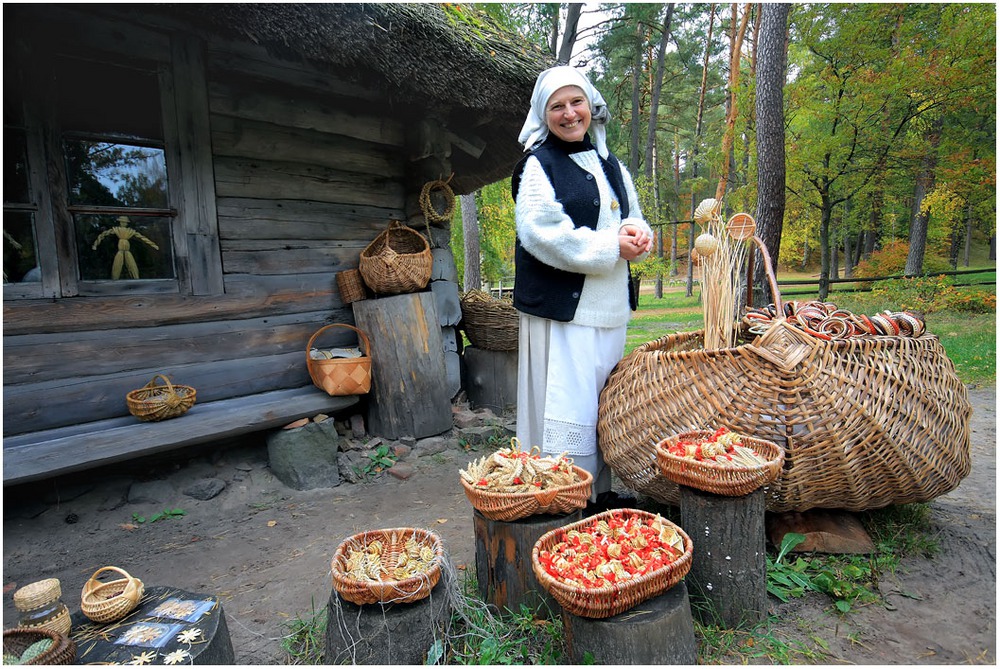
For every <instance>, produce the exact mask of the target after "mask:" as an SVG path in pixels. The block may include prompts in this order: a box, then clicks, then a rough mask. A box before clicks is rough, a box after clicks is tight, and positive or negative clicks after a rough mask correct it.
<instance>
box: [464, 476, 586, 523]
mask: <svg viewBox="0 0 1000 669" xmlns="http://www.w3.org/2000/svg"><path fill="white" fill-rule="evenodd" d="M573 471H575V472H576V475H577V476H578V477H580V481H579V482H578V483H573V484H570V485H565V486H556V487H553V488H549V489H547V490H538V491H536V492H511V493H507V492H492V491H490V490H481V489H479V488H477V487H476V486H474V485H471V484H470V483H469V482H468V481H466V480H465V479H460V481H461V482H462V487H463V488H464V489H465V496H466V497H468V498H469V502H471V503H472V507H473V508H474V509H476V511H478V512H479V513H481V514H483V515H484V516H486V517H487V518H489V519H490V520H498V521H501V522H510V521H512V520H519V519H521V518H527V517H528V516H536V515H542V514H552V515H559V514H565V513H572V512H573V511H576V510H577V509H582V508H584V507H585V506H587V500H588V499H590V489H591V485H592V484H593V482H594V477H593V475H592V474H591V473H590V472H588V471H587V470H586V469H583V468H581V467H577V466H576V465H573Z"/></svg>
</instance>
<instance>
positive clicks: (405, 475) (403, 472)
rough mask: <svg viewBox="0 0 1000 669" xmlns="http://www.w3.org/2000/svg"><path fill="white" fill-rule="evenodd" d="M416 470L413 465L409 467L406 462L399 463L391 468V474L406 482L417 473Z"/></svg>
mask: <svg viewBox="0 0 1000 669" xmlns="http://www.w3.org/2000/svg"><path fill="white" fill-rule="evenodd" d="M416 471H417V470H416V469H414V468H413V466H412V465H408V464H406V463H404V462H397V463H396V464H394V465H393V466H392V467H390V468H389V473H390V474H391V475H393V476H394V477H396V478H397V479H399V480H400V481H405V480H407V479H409V478H410V477H411V476H413V474H414V473H416Z"/></svg>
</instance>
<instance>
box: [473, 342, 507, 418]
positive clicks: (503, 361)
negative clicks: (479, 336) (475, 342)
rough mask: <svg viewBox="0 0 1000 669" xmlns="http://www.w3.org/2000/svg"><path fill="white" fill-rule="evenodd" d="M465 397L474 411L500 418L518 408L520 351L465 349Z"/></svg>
mask: <svg viewBox="0 0 1000 669" xmlns="http://www.w3.org/2000/svg"><path fill="white" fill-rule="evenodd" d="M462 356H463V358H464V359H465V383H464V384H463V385H464V387H465V393H466V395H467V396H468V397H469V406H471V407H472V408H473V409H479V408H487V409H489V410H490V411H492V412H493V413H495V414H498V415H499V414H501V413H503V412H504V411H506V410H508V409H512V408H513V407H516V406H517V351H488V350H486V349H483V348H476V347H475V346H466V347H465V351H464V352H463V353H462Z"/></svg>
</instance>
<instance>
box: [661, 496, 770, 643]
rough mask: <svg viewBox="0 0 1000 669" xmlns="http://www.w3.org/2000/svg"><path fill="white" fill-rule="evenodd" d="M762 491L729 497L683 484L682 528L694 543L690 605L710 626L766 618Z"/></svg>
mask: <svg viewBox="0 0 1000 669" xmlns="http://www.w3.org/2000/svg"><path fill="white" fill-rule="evenodd" d="M764 502H765V500H764V491H763V489H758V490H755V491H754V492H752V493H750V494H749V495H744V496H742V497H726V496H724V495H716V494H713V493H709V492H704V491H702V490H696V489H694V488H689V487H687V486H683V485H682V486H680V510H681V527H683V528H684V530H685V531H686V532H687V533H688V535H689V536H690V537H691V541H692V542H693V543H694V555H693V559H692V560H691V571H689V572H688V574H687V576H686V577H685V579H686V581H687V583H688V587H689V588H690V589H691V607H692V610H693V611H694V615H695V616H696V617H697V618H698V620H699V621H700V622H702V623H704V624H707V625H719V626H721V627H724V628H726V629H734V628H736V627H739V626H740V625H741V624H744V623H746V624H751V625H752V624H754V623H758V622H760V621H762V620H764V618H765V617H766V616H767V560H766V557H767V554H766V552H765V551H766V545H765V542H766V532H765V529H764Z"/></svg>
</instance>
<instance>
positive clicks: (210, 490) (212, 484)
mask: <svg viewBox="0 0 1000 669" xmlns="http://www.w3.org/2000/svg"><path fill="white" fill-rule="evenodd" d="M225 489H226V482H225V481H223V480H222V479H216V478H205V479H198V480H197V481H194V482H192V483H191V485H189V486H188V487H186V488H185V489H184V490H183V491H182V492H183V493H184V494H185V495H187V496H188V497H193V498H194V499H200V500H202V501H205V500H209V499H212V498H213V497H216V496H218V495H219V493H221V492H222V491H223V490H225Z"/></svg>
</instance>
